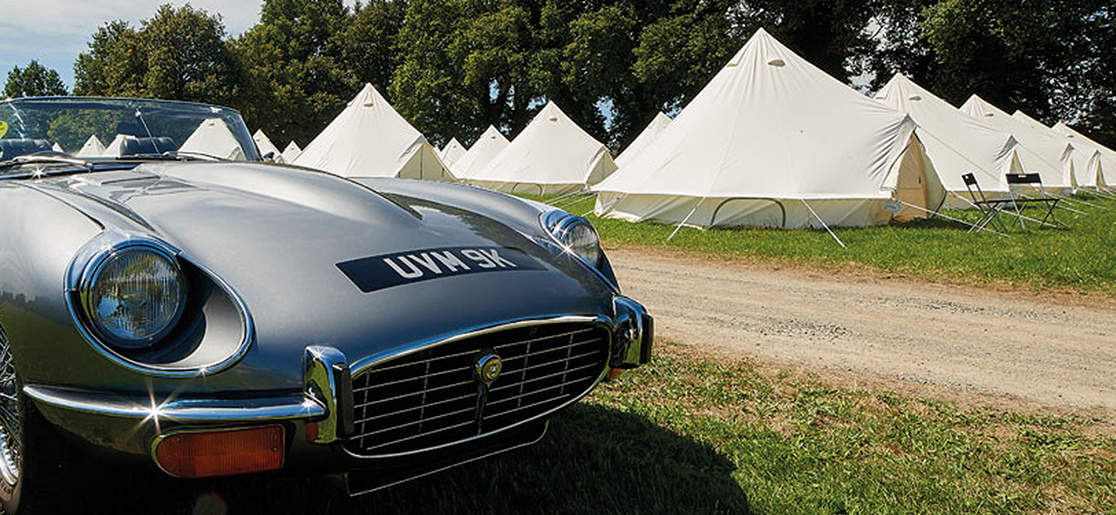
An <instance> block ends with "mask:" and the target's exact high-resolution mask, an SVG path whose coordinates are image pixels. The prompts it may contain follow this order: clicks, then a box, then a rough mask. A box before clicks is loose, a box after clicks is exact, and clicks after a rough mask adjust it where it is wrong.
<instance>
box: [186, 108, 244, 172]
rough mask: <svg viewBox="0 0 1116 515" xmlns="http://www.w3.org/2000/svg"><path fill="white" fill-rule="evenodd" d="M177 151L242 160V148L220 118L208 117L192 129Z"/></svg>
mask: <svg viewBox="0 0 1116 515" xmlns="http://www.w3.org/2000/svg"><path fill="white" fill-rule="evenodd" d="M178 151H179V152H198V153H201V154H208V155H211V156H216V157H220V158H224V159H232V160H236V161H243V160H244V149H243V148H241V146H240V142H239V141H237V139H236V136H233V133H232V131H231V130H229V126H228V125H227V124H226V123H225V122H224V121H223V120H221V119H220V118H210V119H208V120H205V121H203V122H202V123H201V124H200V125H198V128H197V129H194V132H193V134H190V137H189V138H186V141H185V142H183V143H182V146H181V147H178Z"/></svg>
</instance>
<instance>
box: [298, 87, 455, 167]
mask: <svg viewBox="0 0 1116 515" xmlns="http://www.w3.org/2000/svg"><path fill="white" fill-rule="evenodd" d="M294 164H296V165H299V166H306V167H309V168H317V169H319V170H324V171H327V172H330V173H333V174H336V175H340V176H342V177H401V178H406V179H425V180H433V181H453V180H455V179H454V177H453V175H452V174H451V173H450V172H449V169H448V168H447V167H446V165H445V164H444V163H442V160H441V159H440V158H439V157H438V154H437V151H436V150H434V147H432V146H431V145H430V143H429V142H427V141H426V137H424V136H423V135H422V134H420V133H419V131H417V130H415V128H414V127H412V126H411V124H409V123H407V121H406V120H404V119H403V117H402V116H400V115H399V113H397V112H395V109H393V108H392V107H391V105H389V104H388V102H387V100H386V99H384V97H383V96H381V95H380V93H379V92H378V91H376V88H374V87H372V85H371V84H365V86H364V89H362V90H361V91H360V93H358V94H357V95H356V97H354V98H353V99H352V101H350V102H349V104H348V106H346V107H345V109H344V110H342V111H341V114H338V115H337V117H336V118H334V119H333V121H332V122H330V123H329V125H328V126H326V128H325V130H323V131H322V132H321V134H319V135H318V137H316V138H314V141H311V142H310V144H309V145H307V146H306V148H305V149H304V150H303V151H302V154H300V155H299V156H298V157H297V158H295V159H294Z"/></svg>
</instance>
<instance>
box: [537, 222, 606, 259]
mask: <svg viewBox="0 0 1116 515" xmlns="http://www.w3.org/2000/svg"><path fill="white" fill-rule="evenodd" d="M541 223H542V225H543V228H544V229H546V232H547V234H549V235H550V237H551V238H552V239H553V240H554V241H555V242H556V243H558V245H559V246H561V247H562V249H564V250H565V251H566V252H568V253H570V254H572V255H574V256H576V257H577V258H578V259H580V260H581V261H582V262H584V263H585V264H587V265H589V266H590V267H593V268H594V269H596V268H598V267H599V266H600V264H601V260H602V259H603V256H604V251H603V250H602V249H601V237H600V235H599V234H597V228H596V227H593V223H592V222H590V221H589V220H588V219H587V218H585V217H583V216H574V215H571V214H569V213H567V212H565V211H562V210H559V209H555V210H552V211H547V212H546V213H543V215H542V217H541ZM578 236H589V238H590V241H591V243H589V244H588V245H585V244H584V243H581V244H576V243H575V242H571V239H573V238H576V237H578ZM575 245H576V248H575Z"/></svg>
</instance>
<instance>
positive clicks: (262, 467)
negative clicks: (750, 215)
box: [0, 98, 652, 514]
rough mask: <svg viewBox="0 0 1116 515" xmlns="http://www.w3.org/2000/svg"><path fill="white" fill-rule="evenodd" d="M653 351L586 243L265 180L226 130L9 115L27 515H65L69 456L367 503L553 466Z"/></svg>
mask: <svg viewBox="0 0 1116 515" xmlns="http://www.w3.org/2000/svg"><path fill="white" fill-rule="evenodd" d="M104 142H108V143H107V145H106V144H105V143H104ZM375 172H376V171H375V170H370V171H369V175H375ZM651 341H652V319H651V317H650V316H649V315H648V314H647V312H646V311H645V310H644V308H643V307H642V306H641V305H640V304H639V303H637V302H635V301H633V300H631V299H629V298H627V297H624V296H623V295H621V293H620V289H619V286H618V285H617V283H616V277H615V276H614V274H613V272H612V268H611V266H610V265H609V261H608V258H606V257H605V255H604V253H603V252H602V251H601V248H600V244H599V240H598V237H597V233H596V230H595V229H594V228H593V226H592V225H591V224H590V223H589V222H588V221H587V220H585V219H584V218H581V217H578V216H572V215H570V214H568V213H566V212H563V211H561V210H557V209H554V208H551V207H549V206H547V205H544V204H540V203H536V202H531V201H527V200H523V199H518V198H514V197H509V196H505V195H501V194H497V193H492V192H489V191H485V190H480V189H475V188H471V187H465V186H460V185H454V184H445V183H433V182H423V181H410V180H401V179H386V178H366V179H365V178H357V179H346V178H341V177H336V176H333V175H330V174H327V173H324V172H319V171H314V170H308V169H302V168H296V167H288V166H280V165H275V164H268V163H265V162H263V161H262V160H261V159H260V157H259V155H258V151H257V150H256V147H255V145H254V144H253V141H252V138H251V137H250V136H249V134H248V131H247V130H246V128H245V125H244V122H243V121H242V120H241V117H240V115H239V114H238V113H237V112H236V111H234V110H231V109H227V108H222V107H216V106H210V105H199V104H190V103H182V102H166V101H152V100H134V99H102V98H44V99H18V100H9V101H4V102H0V501H2V506H3V508H4V510H5V511H6V512H7V513H9V514H13V513H29V512H41V511H45V512H49V510H50V508H49V506H50V505H51V504H52V503H54V502H56V501H57V500H58V496H57V495H52V494H51V493H50V492H51V491H52V488H57V486H58V485H60V484H61V485H65V484H66V483H65V482H66V481H69V480H71V479H69V478H72V477H74V474H78V473H80V472H79V471H77V470H74V468H75V467H74V463H75V460H71V459H68V458H67V456H68V454H67V453H68V451H62V450H61V449H69V448H71V447H72V448H73V449H78V450H81V451H84V452H85V453H86V454H90V455H94V456H96V457H98V459H103V460H111V461H112V462H113V463H122V464H127V465H128V466H129V467H144V466H147V467H152V468H154V469H157V470H161V471H162V472H163V473H165V474H169V475H171V476H175V477H180V478H196V477H208V476H221V475H232V474H248V473H257V472H263V471H272V470H278V469H286V470H297V471H306V473H311V474H317V473H331V474H332V473H342V474H345V476H346V477H347V478H348V488H349V491H350V493H353V494H357V493H361V492H366V491H371V490H374V489H377V488H382V487H384V486H388V485H392V484H395V483H398V482H401V481H405V480H407V479H410V478H414V477H417V476H421V475H424V474H429V473H432V472H435V471H438V470H442V469H445V468H447V467H451V466H453V465H456V464H459V463H463V462H466V461H470V460H474V459H477V458H480V457H483V456H488V455H491V454H494V453H497V452H501V451H505V450H508V449H512V448H515V447H518V446H522V445H527V444H530V443H532V442H535V441H537V440H538V439H539V438H540V437H541V436H542V435H543V433H544V432H545V429H546V420H547V417H548V416H549V415H551V414H552V413H554V412H555V411H556V410H559V409H561V408H563V407H564V406H567V405H569V404H571V403H573V402H576V401H577V400H578V399H580V398H582V397H583V396H585V395H586V394H587V393H589V392H590V391H591V390H592V389H593V387H594V386H595V385H596V384H597V383H599V382H600V381H602V380H604V379H607V378H609V377H610V376H612V375H614V374H617V373H618V372H619V371H620V370H622V369H626V368H631V367H635V366H638V365H640V364H642V363H646V362H647V361H648V360H649V359H650V355H651Z"/></svg>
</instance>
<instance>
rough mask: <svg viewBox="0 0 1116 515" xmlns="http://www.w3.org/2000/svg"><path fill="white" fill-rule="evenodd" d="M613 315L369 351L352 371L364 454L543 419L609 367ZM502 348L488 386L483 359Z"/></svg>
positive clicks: (417, 448) (394, 452)
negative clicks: (481, 370)
mask: <svg viewBox="0 0 1116 515" xmlns="http://www.w3.org/2000/svg"><path fill="white" fill-rule="evenodd" d="M611 327H612V326H611V325H609V324H608V321H607V319H604V318H598V317H559V318H551V319H541V320H525V321H519V322H514V323H509V324H502V325H499V326H495V327H491V328H486V329H481V330H477V331H471V332H468V333H465V334H461V335H457V336H454V337H451V338H447V339H443V340H441V341H437V342H432V343H430V342H428V343H426V344H416V345H414V346H412V347H411V348H410V349H408V350H406V351H404V352H403V353H395V354H391V355H388V356H384V357H378V358H377V357H372V358H370V359H369V360H365V362H364V363H358V364H357V366H355V367H354V372H353V374H352V378H353V379H352V381H353V397H354V414H353V415H354V418H355V431H354V433H353V434H352V436H350V437H349V438H348V439H347V440H346V441H345V443H344V448H345V449H346V451H348V452H349V453H350V454H352V455H354V456H357V457H375V458H383V457H393V456H404V455H408V454H412V453H417V452H423V451H429V450H433V449H437V448H440V447H446V446H450V445H454V444H458V443H462V442H465V441H469V440H473V439H476V438H480V437H483V436H487V435H490V434H495V433H498V432H500V431H503V430H506V429H510V428H512V427H517V426H519V425H521V424H523V423H526V422H530V421H533V420H538V419H541V418H544V417H546V416H547V415H549V414H551V413H553V412H554V411H556V410H558V409H560V408H562V407H564V406H566V405H569V404H571V403H573V402H576V401H577V400H579V399H581V398H582V397H584V396H585V395H586V394H588V393H589V392H590V391H592V389H593V387H595V386H596V385H597V383H598V382H600V380H601V379H603V378H604V376H605V373H606V372H607V370H608V362H609V358H610V355H609V354H610V349H611V346H612V342H611V340H612V329H611ZM489 353H495V354H497V355H499V356H500V359H501V360H502V361H503V365H504V368H503V372H502V373H501V374H500V376H499V378H497V379H496V381H495V382H494V383H493V384H492V385H491V386H490V387H489V386H487V385H485V384H484V383H483V382H481V381H479V380H478V379H477V378H476V377H475V376H474V368H475V363H476V360H477V359H479V358H481V357H482V356H485V355H487V354H489Z"/></svg>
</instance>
